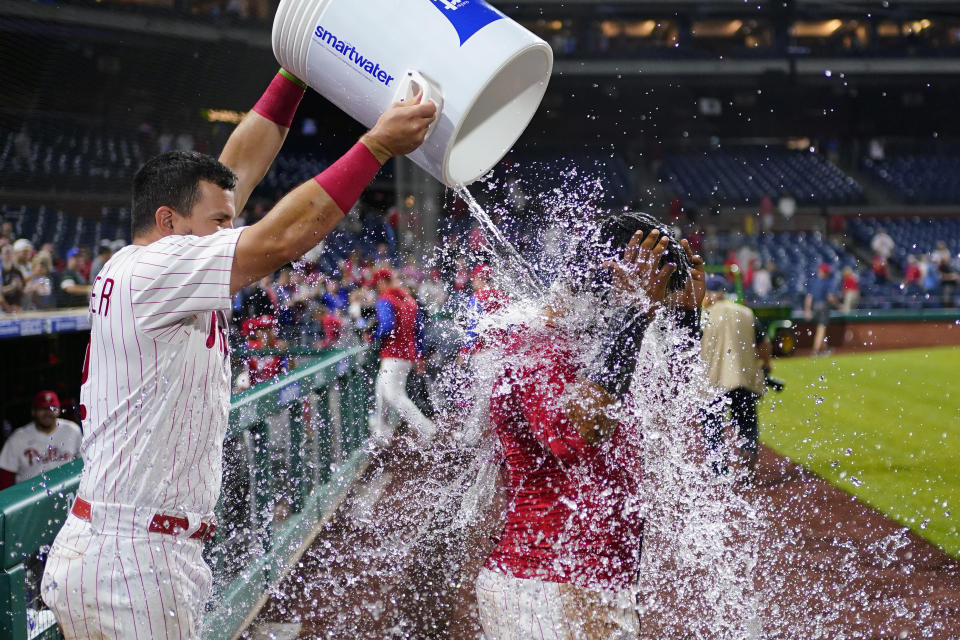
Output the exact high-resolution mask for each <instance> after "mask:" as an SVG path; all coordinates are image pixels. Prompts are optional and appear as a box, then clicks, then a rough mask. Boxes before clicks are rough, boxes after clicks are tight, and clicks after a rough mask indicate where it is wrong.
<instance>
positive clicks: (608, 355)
mask: <svg viewBox="0 0 960 640" xmlns="http://www.w3.org/2000/svg"><path fill="white" fill-rule="evenodd" d="M649 324H650V318H649V317H648V316H647V314H646V313H643V312H641V311H638V310H637V309H635V308H633V307H630V308H627V309H623V310H622V311H618V312H616V313H615V314H614V315H613V317H612V318H611V319H610V321H609V322H608V323H607V326H606V328H605V329H604V331H603V333H602V335H601V341H602V342H601V344H602V345H603V347H602V349H601V351H600V353H599V354H598V355H597V357H596V358H595V359H594V360H593V362H592V363H591V364H590V367H589V370H588V371H587V375H586V378H587V380H589V381H591V382H593V383H595V384H597V385H599V386H600V387H602V388H603V390H604V391H606V392H607V393H609V394H610V395H611V396H613V397H614V398H616V399H617V400H623V399H624V398H625V397H626V395H627V393H628V392H629V391H630V383H631V382H633V373H634V371H636V368H637V354H638V353H639V352H640V346H641V345H642V344H643V334H644V333H645V332H646V330H647V326H648V325H649Z"/></svg>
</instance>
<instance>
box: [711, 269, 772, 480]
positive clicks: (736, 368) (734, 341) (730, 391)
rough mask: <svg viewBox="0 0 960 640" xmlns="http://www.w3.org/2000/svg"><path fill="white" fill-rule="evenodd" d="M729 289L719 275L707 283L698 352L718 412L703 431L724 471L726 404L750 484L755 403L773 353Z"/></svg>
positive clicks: (753, 464) (755, 429)
mask: <svg viewBox="0 0 960 640" xmlns="http://www.w3.org/2000/svg"><path fill="white" fill-rule="evenodd" d="M728 286H729V285H728V284H727V282H726V280H724V279H723V278H721V277H720V276H711V277H709V278H707V294H706V296H705V297H704V300H703V317H702V321H701V324H702V326H703V338H702V340H701V352H702V354H703V361H704V364H705V365H706V367H707V379H708V380H709V381H710V383H711V384H712V386H713V387H715V388H716V389H717V390H719V391H720V392H721V394H720V396H719V397H718V398H717V406H718V409H720V410H718V411H715V412H712V413H711V414H710V416H709V417H708V420H706V421H705V424H704V431H705V434H706V438H707V443H708V447H709V450H710V452H711V453H712V455H713V457H714V458H715V459H714V460H713V464H714V468H715V469H716V470H717V471H718V472H720V471H721V470H724V471H725V469H726V465H724V464H723V463H722V462H721V461H720V460H719V459H718V454H720V452H721V451H722V446H723V422H722V421H721V418H722V414H723V413H725V412H726V411H725V408H726V404H727V403H729V407H730V413H731V418H732V420H731V422H732V424H733V426H734V427H736V429H737V432H738V435H739V440H740V442H739V447H738V449H739V454H740V462H741V465H742V469H743V471H744V473H745V476H744V480H745V481H746V482H747V483H750V482H752V481H753V477H754V475H755V473H756V465H757V445H758V437H759V427H758V424H757V401H758V400H759V399H760V397H761V396H762V395H763V393H764V391H765V390H766V383H765V376H766V374H769V373H770V367H771V361H772V360H771V355H772V351H773V349H772V346H771V344H770V340H769V338H767V335H766V330H765V329H764V327H763V324H762V323H761V322H759V321H758V320H757V318H756V316H755V315H754V314H753V311H751V310H750V309H748V308H747V307H745V306H743V305H741V304H737V303H736V302H733V301H732V300H728V299H727V296H726V294H727V291H728V289H727V287H728ZM721 408H722V409H721Z"/></svg>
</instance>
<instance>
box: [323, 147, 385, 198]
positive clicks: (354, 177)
mask: <svg viewBox="0 0 960 640" xmlns="http://www.w3.org/2000/svg"><path fill="white" fill-rule="evenodd" d="M378 171H380V161H379V160H377V158H376V156H374V155H373V153H372V152H371V151H370V149H368V148H367V145H365V144H363V143H362V142H358V143H357V144H355V145H353V147H352V148H351V149H350V151H347V152H346V153H345V154H343V156H342V157H341V158H340V159H339V160H337V161H336V162H334V163H333V164H332V165H330V166H329V167H327V169H326V170H325V171H324V172H323V173H321V174H320V175H318V176H317V177H315V178H314V180H316V181H317V184H319V185H320V186H321V187H323V190H324V191H326V192H327V195H329V196H330V197H331V198H332V199H333V201H334V202H336V203H337V206H338V207H340V210H341V211H343V213H344V215H346V214H347V212H348V211H350V209H352V208H353V205H355V204H356V203H357V200H359V199H360V194H361V193H363V190H364V189H366V188H367V185H369V184H370V181H371V180H373V178H374V177H375V176H376V175H377V172H378Z"/></svg>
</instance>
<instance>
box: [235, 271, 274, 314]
mask: <svg viewBox="0 0 960 640" xmlns="http://www.w3.org/2000/svg"><path fill="white" fill-rule="evenodd" d="M278 302H279V300H278V299H277V294H276V292H275V291H274V290H273V276H264V277H263V278H260V280H259V281H258V282H257V284H252V285H250V286H248V287H244V288H243V289H241V290H240V291H239V292H237V295H236V296H235V300H234V311H236V312H238V318H237V319H242V318H259V317H260V316H264V315H273V314H274V313H275V312H276V309H277V303H278Z"/></svg>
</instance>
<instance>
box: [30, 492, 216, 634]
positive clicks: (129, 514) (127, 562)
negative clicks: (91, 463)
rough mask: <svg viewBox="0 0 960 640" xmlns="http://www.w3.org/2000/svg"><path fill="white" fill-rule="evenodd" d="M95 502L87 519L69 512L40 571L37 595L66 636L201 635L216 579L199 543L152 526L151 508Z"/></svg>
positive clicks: (186, 533) (183, 535)
mask: <svg viewBox="0 0 960 640" xmlns="http://www.w3.org/2000/svg"><path fill="white" fill-rule="evenodd" d="M99 506H100V505H98V504H96V503H95V504H94V507H93V509H92V512H91V521H90V522H87V521H85V520H81V519H80V518H78V517H76V516H74V515H73V514H70V515H69V516H67V521H66V523H65V524H64V526H63V529H61V530H60V533H59V534H57V538H56V540H54V543H53V546H52V547H51V549H50V555H49V557H48V559H47V567H46V570H45V571H44V574H43V581H42V583H41V587H40V589H41V597H42V598H43V601H44V602H45V603H46V604H47V606H48V607H50V609H51V610H52V611H53V613H54V615H55V616H56V619H57V623H58V624H59V625H60V628H61V629H62V630H63V634H64V637H65V638H66V640H73V639H74V638H84V639H86V638H90V639H94V638H95V639H96V640H121V639H122V640H127V639H136V638H143V639H144V640H150V639H152V638H165V639H172V638H177V639H186V640H199V638H200V625H201V623H202V619H203V611H204V607H205V605H206V603H207V600H209V599H210V595H211V586H212V583H213V581H212V575H211V572H210V568H209V567H208V566H207V564H206V562H204V560H203V557H202V555H201V553H202V550H203V543H202V542H201V541H200V540H198V539H190V538H188V537H187V536H188V535H189V534H190V533H191V531H187V532H185V534H181V535H179V536H174V535H170V534H166V533H151V532H149V531H148V530H147V527H148V526H149V521H150V518H152V517H153V515H154V514H153V512H150V513H149V514H147V513H145V512H144V510H143V509H136V508H132V507H121V506H114V505H111V506H110V507H109V508H98V507H99ZM192 524H193V520H192V519H191V525H192ZM197 525H198V526H199V522H198V523H197ZM191 528H193V527H191Z"/></svg>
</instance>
